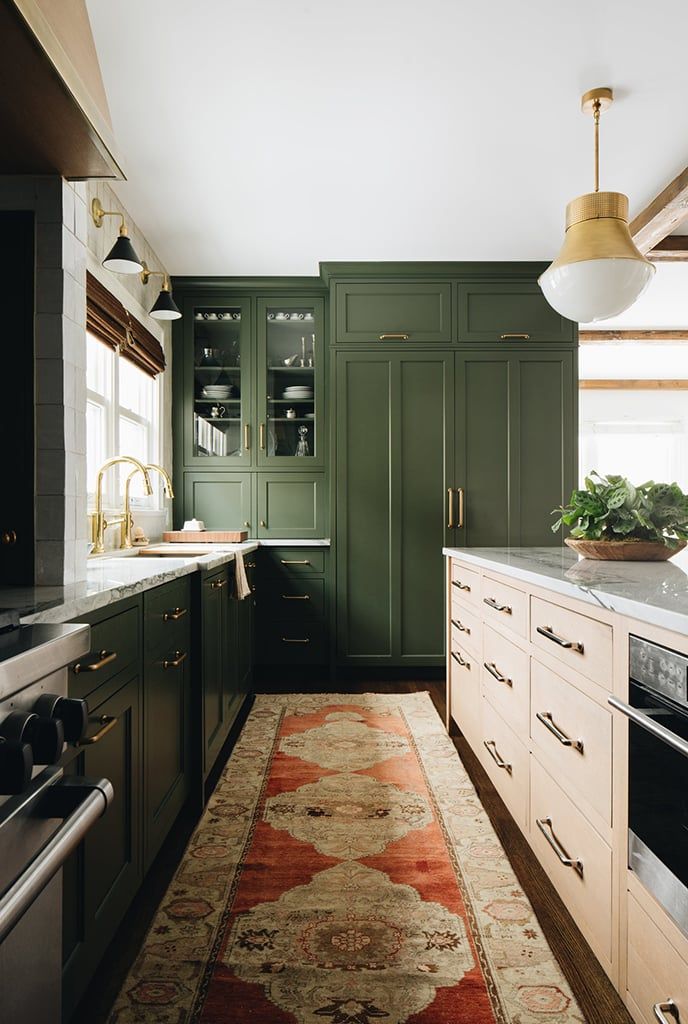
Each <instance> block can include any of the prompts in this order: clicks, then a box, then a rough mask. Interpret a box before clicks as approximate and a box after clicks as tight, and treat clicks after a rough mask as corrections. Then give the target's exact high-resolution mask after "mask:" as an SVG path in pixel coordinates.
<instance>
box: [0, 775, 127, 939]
mask: <svg viewBox="0 0 688 1024" xmlns="http://www.w3.org/2000/svg"><path fill="white" fill-rule="evenodd" d="M69 783H70V785H69V787H64V788H65V790H66V791H67V792H69V791H71V792H69V797H74V796H75V795H76V794H77V793H79V794H80V793H83V792H85V793H86V796H85V797H84V799H83V800H81V801H80V802H79V803H78V804H77V806H76V807H75V808H74V809H73V810H72V809H71V808H70V810H71V813H69V814H68V815H67V817H66V818H65V820H64V821H63V823H62V824H61V825H60V827H59V829H58V830H57V832H56V833H55V835H54V836H53V837H52V839H51V840H50V841H49V842H48V843H47V844H46V845H45V846H44V847H42V848H41V849H40V850H39V851H38V853H37V854H36V856H35V857H34V858H33V860H32V861H31V862H30V863H29V865H28V867H27V868H26V870H25V871H24V872H23V873H22V874H21V875H20V876H19V878H18V879H17V880H16V881H15V882H14V883H13V884H12V885H11V886H10V888H9V889H7V890H6V891H5V892H4V893H3V895H2V897H1V898H0V942H2V941H3V939H5V938H6V936H7V935H9V933H10V932H11V931H12V929H13V928H14V926H15V925H16V924H17V923H18V921H19V920H20V918H21V917H22V916H23V915H24V914H25V913H26V911H27V910H28V909H29V907H30V906H31V904H32V903H33V902H34V900H35V899H36V898H37V897H38V896H40V894H41V892H42V891H43V890H44V889H45V887H46V886H47V885H48V883H49V882H50V881H51V880H52V879H53V878H54V876H55V875H56V874H57V872H58V871H59V870H60V868H61V867H62V865H63V864H64V862H65V861H66V860H67V858H68V857H69V855H70V853H71V852H72V851H73V850H74V849H76V847H77V846H78V845H79V843H80V842H81V840H82V839H83V838H84V836H85V835H86V833H87V832H88V831H89V829H90V828H91V826H92V825H94V824H95V822H96V821H97V820H98V818H100V817H101V815H103V814H104V813H105V811H106V810H107V808H108V807H109V806H110V803H111V802H112V797H113V791H112V784H111V783H110V782H108V780H107V779H101V780H100V781H98V782H92V781H91V780H86V779H70V780H69ZM79 783H81V785H78V784H79ZM77 787H78V788H77ZM54 789H55V790H60V789H63V786H60V785H57V786H55V787H54ZM65 795H66V793H59V794H58V793H57V792H56V793H54V794H53V793H50V794H48V796H47V798H46V799H47V800H51V799H53V797H55V798H57V799H58V801H59V799H60V798H64V796H65Z"/></svg>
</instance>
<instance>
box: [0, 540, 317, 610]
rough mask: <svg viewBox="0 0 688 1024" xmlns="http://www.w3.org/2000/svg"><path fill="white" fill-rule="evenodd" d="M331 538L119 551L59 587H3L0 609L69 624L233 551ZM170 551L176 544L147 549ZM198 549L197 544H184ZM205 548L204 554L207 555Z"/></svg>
mask: <svg viewBox="0 0 688 1024" xmlns="http://www.w3.org/2000/svg"><path fill="white" fill-rule="evenodd" d="M329 544H330V542H329V540H320V539H319V540H274V541H273V540H269V541H258V540H248V541H244V542H243V543H242V544H207V545H204V546H203V549H204V553H203V554H189V555H185V556H184V557H179V558H176V557H172V556H168V555H164V556H158V555H151V556H149V557H147V556H145V555H143V554H141V553H140V552H139V551H131V552H117V553H113V555H112V556H103V557H97V558H91V559H89V561H88V565H87V568H86V579H85V580H84V581H82V582H80V583H73V584H70V585H68V586H63V587H3V588H1V589H0V607H3V608H18V609H19V614H20V616H21V621H22V622H23V623H33V622H68V621H69V620H70V619H75V618H78V617H79V616H82V615H87V614H88V613H89V612H93V611H96V609H98V608H103V607H105V606H106V605H108V604H114V603H115V602H116V601H121V600H122V599H123V598H126V597H133V596H134V595H135V594H141V593H143V591H145V590H152V589H153V587H159V586H160V585H161V584H163V583H169V581H170V580H173V579H177V578H178V577H180V576H187V575H188V574H189V573H192V572H198V571H199V570H202V571H204V572H208V571H210V570H212V569H216V568H217V567H218V566H220V565H224V564H225V563H226V562H231V561H233V560H234V556H235V554H236V552H238V551H240V552H241V553H242V554H245V555H246V554H249V553H250V552H251V551H256V550H257V549H258V548H259V547H262V546H277V545H280V546H284V547H329ZM149 546H150V547H151V548H156V549H160V548H163V549H167V550H173V549H174V548H175V547H176V545H174V544H155V545H152V544H151V545H149ZM184 547H185V548H186V549H190V548H194V550H195V551H197V550H198V547H199V545H184ZM206 550H207V553H205V552H206Z"/></svg>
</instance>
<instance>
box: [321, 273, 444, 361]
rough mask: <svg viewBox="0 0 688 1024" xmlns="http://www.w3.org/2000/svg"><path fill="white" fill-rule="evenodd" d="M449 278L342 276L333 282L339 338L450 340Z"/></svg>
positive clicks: (372, 341)
mask: <svg viewBox="0 0 688 1024" xmlns="http://www.w3.org/2000/svg"><path fill="white" fill-rule="evenodd" d="M451 292H452V288H451V283H450V282H449V281H414V280H408V281H388V282H379V281H378V282H369V281H361V282H359V281H342V282H339V283H337V284H336V285H335V292H334V302H335V311H336V312H335V338H334V341H335V342H336V343H337V344H349V343H350V342H355V343H357V344H363V345H371V344H375V343H378V342H379V343H380V344H381V345H384V344H387V345H394V344H407V345H415V344H418V343H424V344H443V343H445V342H447V343H448V342H451V341H452V338H453V331H452V303H451Z"/></svg>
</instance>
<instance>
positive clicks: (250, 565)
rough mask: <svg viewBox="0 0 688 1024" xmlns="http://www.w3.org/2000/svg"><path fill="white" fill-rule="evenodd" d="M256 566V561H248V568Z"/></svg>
mask: <svg viewBox="0 0 688 1024" xmlns="http://www.w3.org/2000/svg"><path fill="white" fill-rule="evenodd" d="M255 567H256V563H255V562H247V563H246V568H247V569H255Z"/></svg>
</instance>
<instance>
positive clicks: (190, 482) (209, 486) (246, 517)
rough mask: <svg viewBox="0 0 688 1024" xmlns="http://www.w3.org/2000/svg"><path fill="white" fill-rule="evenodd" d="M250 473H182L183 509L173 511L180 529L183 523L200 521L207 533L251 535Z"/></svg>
mask: <svg viewBox="0 0 688 1024" xmlns="http://www.w3.org/2000/svg"><path fill="white" fill-rule="evenodd" d="M253 477H254V474H252V473H212V472H209V473H196V472H185V473H184V483H183V508H182V509H181V515H180V511H179V510H177V511H176V517H175V518H176V519H177V520H178V525H179V526H180V527H181V525H182V523H183V521H184V520H185V519H200V520H202V522H204V523H205V527H206V529H207V530H230V529H246V530H248V531H249V534H253V535H255V527H256V522H255V517H254V515H253V494H252V491H253Z"/></svg>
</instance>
